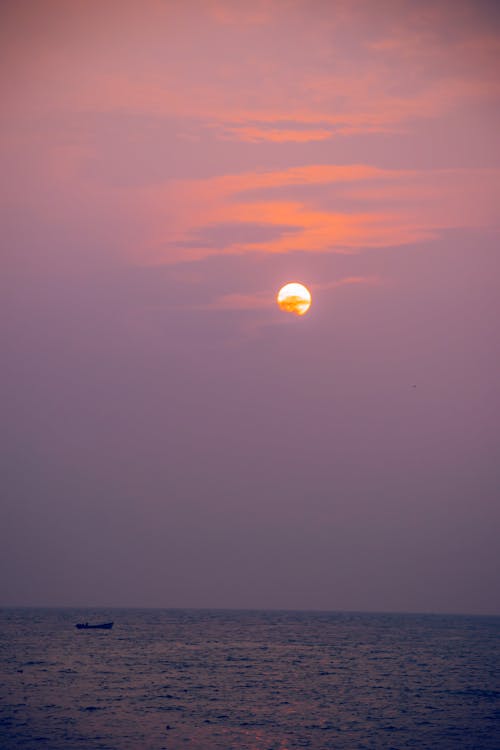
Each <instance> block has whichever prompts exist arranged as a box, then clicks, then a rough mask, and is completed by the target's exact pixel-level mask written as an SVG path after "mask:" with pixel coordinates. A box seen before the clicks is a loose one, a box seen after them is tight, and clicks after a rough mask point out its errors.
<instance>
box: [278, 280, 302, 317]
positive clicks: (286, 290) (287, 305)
mask: <svg viewBox="0 0 500 750" xmlns="http://www.w3.org/2000/svg"><path fill="white" fill-rule="evenodd" d="M276 301H277V303H278V305H279V307H280V309H281V310H283V311H284V312H290V313H294V315H304V314H305V313H306V312H307V311H308V310H309V308H310V307H311V292H310V291H309V289H308V288H307V287H305V286H304V285H303V284H299V283H298V282H296V281H293V282H290V283H289V284H285V286H282V287H281V289H280V290H279V292H278V296H277V297H276Z"/></svg>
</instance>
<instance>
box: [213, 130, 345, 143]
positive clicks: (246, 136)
mask: <svg viewBox="0 0 500 750" xmlns="http://www.w3.org/2000/svg"><path fill="white" fill-rule="evenodd" d="M332 135H333V132H332V131H331V130H281V129H277V128H262V127H260V128H259V127H256V126H253V127H252V126H247V127H244V126H241V127H228V128H225V129H224V136H223V137H225V138H228V139H234V140H237V141H246V142H248V143H261V142H263V141H271V142H273V143H294V142H295V143H307V142H308V141H326V140H328V139H329V138H331V137H332Z"/></svg>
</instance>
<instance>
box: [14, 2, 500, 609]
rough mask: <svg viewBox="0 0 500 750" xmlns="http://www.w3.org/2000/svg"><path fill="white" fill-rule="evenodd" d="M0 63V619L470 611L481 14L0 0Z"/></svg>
mask: <svg viewBox="0 0 500 750" xmlns="http://www.w3.org/2000/svg"><path fill="white" fill-rule="evenodd" d="M0 50H1V52H0V55H1V58H2V60H1V65H0V70H1V71H2V72H1V74H0V77H1V91H2V107H1V115H0V128H1V131H0V133H1V138H0V158H1V165H2V169H1V175H2V177H1V183H2V184H1V195H2V200H1V226H2V259H1V270H2V274H1V280H0V285H1V294H2V300H3V312H2V315H1V320H0V327H1V335H2V352H3V357H2V359H3V367H2V370H3V372H2V378H1V382H2V385H1V394H2V401H3V407H2V448H1V475H2V485H3V491H2V501H1V505H0V604H4V605H8V604H12V605H18V604H19V605H75V606H78V605H91V606H94V605H95V606H98V605H103V606H107V605H117V606H121V605H123V606H128V605H130V606H159V607H184V606H186V607H251V608H254V607H255V608H290V609H325V610H342V609H347V610H396V611H435V612H464V613H465V612H467V613H469V612H470V613H496V614H500V591H499V583H498V581H499V569H500V545H499V544H498V539H499V532H500V502H499V501H500V445H499V443H500V441H499V417H500V385H499V383H500V378H499V364H500V336H499V331H498V327H499V320H500V294H499V283H498V282H499V272H500V259H499V236H500V235H499V229H500V222H499V210H498V205H499V188H500V149H499V137H498V133H499V132H500V117H499V113H500V76H499V60H500V12H499V9H498V5H497V4H496V3H495V2H486V1H483V2H474V3H473V2H468V1H467V2H460V0H455V1H454V2H441V1H440V0H437V1H436V0H433V1H432V2H426V1H423V2H419V3H414V2H410V0H408V1H406V0H383V1H381V2H377V3H373V2H369V1H368V0H366V1H363V0H357V1H351V0H350V1H348V0H331V1H330V2H322V1H320V0H262V1H261V2H258V1H256V0H254V1H253V2H251V3H250V2H249V3H243V2H242V3H235V2H229V0H228V1H227V2H221V1H220V0H213V1H212V0H199V1H197V2H195V1H194V0H193V1H192V2H191V1H190V0H188V1H187V2H186V1H185V2H182V3H181V2H175V1H173V0H172V1H170V2H161V1H160V0H146V1H144V0H143V2H140V3H138V2H132V1H131V0H122V2H121V3H120V4H119V10H118V4H117V3H115V2H106V0H104V1H103V0H100V2H94V0H86V1H85V2H83V0H76V1H75V2H71V3H68V2H66V1H64V2H63V0H36V1H35V0H27V2H23V3H19V2H17V1H16V2H15V1H14V0H7V1H6V2H3V3H2V7H1V10H0ZM288 281H300V282H302V283H304V284H306V285H307V286H308V287H309V288H310V289H311V291H312V295H313V305H312V307H311V310H310V311H309V312H308V313H307V315H305V316H303V317H302V318H297V317H295V316H290V315H286V314H285V313H283V312H281V311H280V310H279V309H278V307H277V306H276V303H275V295H276V292H277V290H278V289H279V287H280V286H281V285H282V284H284V283H286V282H288ZM414 386H416V387H414Z"/></svg>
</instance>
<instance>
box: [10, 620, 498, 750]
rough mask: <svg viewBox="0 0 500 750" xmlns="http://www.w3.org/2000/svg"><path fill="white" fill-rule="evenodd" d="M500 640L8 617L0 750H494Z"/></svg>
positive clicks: (448, 629)
mask: <svg viewBox="0 0 500 750" xmlns="http://www.w3.org/2000/svg"><path fill="white" fill-rule="evenodd" d="M108 619H109V620H114V622H115V626H114V628H113V630H111V631H99V630H94V631H93V630H90V631H78V630H76V629H75V627H74V623H76V622H79V621H82V620H83V621H101V622H102V621H106V620H108ZM499 632H500V618H480V617H451V616H433V615H428V616H414V615H374V614H345V613H344V614H340V613H325V614H321V613H305V612H241V611H240V612H236V611H235V612H232V611H195V610H92V611H91V610H87V611H85V610H68V609H66V610H41V609H39V610H34V609H24V610H21V609H19V610H13V609H11V610H2V611H0V747H1V748H2V750H10V749H11V748H36V750H39V749H40V748H43V747H46V748H49V749H50V750H62V749H64V750H78V749H79V748H82V749H83V748H85V749H86V750H94V749H96V750H97V748H101V749H106V750H114V749H116V750H160V749H161V748H166V749H167V750H179V749H180V748H183V749H184V750H215V749H216V748H217V750H226V749H227V748H234V749H235V750H250V748H252V749H253V750H286V749H290V750H291V749H292V748H311V750H319V749H320V748H333V749H336V750H354V749H356V748H375V749H376V750H378V749H379V748H380V750H391V748H393V749H394V750H400V749H401V748H418V750H426V749H427V748H428V749H429V750H430V749H431V748H432V750H448V749H449V750H452V749H453V750H455V749H459V748H460V750H468V749H470V750H472V748H474V750H498V748H500V684H499V672H500V670H499V653H500V648H499V639H498V636H499Z"/></svg>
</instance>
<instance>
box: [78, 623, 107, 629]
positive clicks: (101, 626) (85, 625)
mask: <svg viewBox="0 0 500 750" xmlns="http://www.w3.org/2000/svg"><path fill="white" fill-rule="evenodd" d="M112 627H113V623H112V622H101V623H99V625H89V624H88V622H79V623H77V624H76V625H75V628H78V630H111V628H112Z"/></svg>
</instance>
